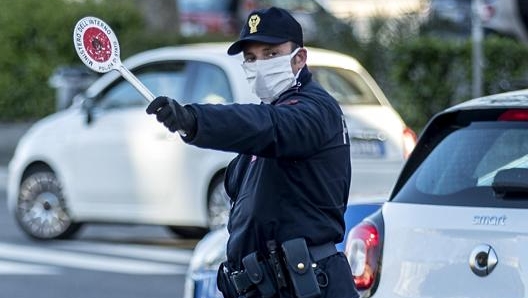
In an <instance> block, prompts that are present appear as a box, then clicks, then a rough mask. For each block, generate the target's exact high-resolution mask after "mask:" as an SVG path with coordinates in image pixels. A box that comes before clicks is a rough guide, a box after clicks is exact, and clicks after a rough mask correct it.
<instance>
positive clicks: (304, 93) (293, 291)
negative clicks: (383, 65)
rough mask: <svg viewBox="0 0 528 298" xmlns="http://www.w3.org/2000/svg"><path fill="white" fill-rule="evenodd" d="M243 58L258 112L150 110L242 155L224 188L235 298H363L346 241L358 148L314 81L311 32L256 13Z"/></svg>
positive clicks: (165, 104) (173, 105) (195, 139)
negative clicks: (341, 245) (341, 247)
mask: <svg viewBox="0 0 528 298" xmlns="http://www.w3.org/2000/svg"><path fill="white" fill-rule="evenodd" d="M240 52H242V53H243V55H244V62H243V64H242V67H243V68H244V70H245V72H246V74H247V80H248V82H249V84H250V86H251V88H252V90H253V91H254V92H255V93H256V95H257V96H258V97H259V98H260V99H261V100H262V103H261V104H260V105H258V104H234V105H211V104H189V105H185V106H181V105H180V104H179V103H178V102H177V101H175V100H173V99H170V98H167V97H157V98H156V99H155V100H154V101H152V102H151V103H150V105H149V106H148V107H147V113H149V114H156V117H157V120H158V121H159V122H162V123H163V124H164V125H165V126H166V127H167V128H168V129H169V130H170V131H171V132H175V131H178V132H179V133H180V134H181V136H182V138H183V140H184V141H185V142H187V143H188V144H192V145H195V146H198V147H203V148H210V149H218V150H224V151H232V152H237V153H239V155H238V156H237V157H236V158H235V159H234V160H233V161H231V163H230V164H229V166H228V168H227V171H226V175H225V176H226V177H225V188H226V192H227V194H228V195H229V197H230V198H231V202H232V207H231V211H230V217H229V222H228V227H227V228H228V230H229V234H230V237H229V241H228V244H227V262H225V263H224V264H222V266H221V268H220V269H219V273H218V287H219V289H220V290H221V291H222V293H223V294H224V296H225V297H226V298H227V297H303V298H304V297H332V298H339V297H347V298H350V297H357V293H356V290H355V288H354V284H353V279H352V275H351V271H350V267H349V266H348V262H347V260H346V258H345V256H344V255H343V253H342V252H337V250H336V248H335V243H337V242H341V241H342V240H343V235H344V219H343V213H344V211H345V208H346V205H347V198H348V192H349V187H350V175H351V166H350V144H349V139H348V134H347V130H346V125H345V122H344V118H343V114H342V111H341V109H340V107H339V105H338V103H337V102H336V100H335V99H334V98H332V96H330V95H329V94H328V93H327V92H326V91H325V90H323V88H322V87H321V86H320V85H319V84H318V83H316V82H315V81H313V80H312V75H311V73H310V71H309V69H308V67H307V65H306V58H307V55H308V54H309V53H308V52H307V50H306V49H305V48H304V47H303V34H302V28H301V26H300V25H299V23H298V22H297V21H296V20H295V19H294V18H293V17H292V16H291V15H290V14H289V13H288V12H287V11H285V10H283V9H280V8H276V7H271V8H267V9H262V10H257V11H253V12H252V13H250V14H249V16H248V18H247V21H246V23H245V24H244V27H243V29H242V31H241V33H240V39H239V40H238V41H236V42H235V43H233V44H232V45H231V46H230V47H229V49H228V54H229V55H236V54H239V53H240Z"/></svg>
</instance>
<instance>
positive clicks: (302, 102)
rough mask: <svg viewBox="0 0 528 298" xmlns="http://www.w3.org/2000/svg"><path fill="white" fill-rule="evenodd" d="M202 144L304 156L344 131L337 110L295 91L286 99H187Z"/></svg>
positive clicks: (263, 154)
mask: <svg viewBox="0 0 528 298" xmlns="http://www.w3.org/2000/svg"><path fill="white" fill-rule="evenodd" d="M191 107H192V108H193V109H194V112H195V113H196V116H197V131H196V136H195V137H194V138H193V139H192V140H188V143H190V144H193V145H196V146H198V147H202V148H209V149H217V150H223V151H232V152H237V153H242V154H251V155H257V156H261V157H277V158H281V157H290V158H291V157H294V158H300V157H306V156H310V155H312V154H313V153H315V152H316V151H317V150H318V149H320V148H321V146H322V145H324V144H325V143H327V142H328V141H329V140H331V139H332V138H334V137H335V135H336V134H341V133H342V124H341V115H340V114H341V112H340V110H339V108H336V105H333V104H331V103H330V100H328V103H327V102H324V101H322V100H319V101H318V100H315V99H312V98H309V97H303V96H295V97H294V99H290V100H287V101H286V103H285V104H279V105H269V104H261V105H257V104H232V105H198V104H195V105H191Z"/></svg>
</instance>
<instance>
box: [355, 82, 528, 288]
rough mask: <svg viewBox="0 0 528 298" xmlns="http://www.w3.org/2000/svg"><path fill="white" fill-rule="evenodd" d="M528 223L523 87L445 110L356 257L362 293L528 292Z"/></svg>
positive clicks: (527, 109) (362, 227) (526, 93)
mask: <svg viewBox="0 0 528 298" xmlns="http://www.w3.org/2000/svg"><path fill="white" fill-rule="evenodd" d="M527 227H528V90H523V91H516V92H510V93H504V94H496V95H492V96H488V97H483V98H478V99H474V100H471V101H468V102H465V103H462V104H459V105H457V106H455V107H452V108H449V109H447V110H445V111H443V112H441V113H438V114H437V115H436V116H435V117H434V118H433V119H432V120H431V121H430V122H429V124H428V125H427V126H426V128H425V129H424V131H423V133H422V134H421V136H420V140H419V141H418V144H417V145H416V148H415V149H414V151H413V153H412V154H411V156H410V157H409V159H408V161H407V163H406V164H405V166H404V167H403V169H402V173H401V175H400V177H399V178H398V181H397V182H396V185H395V188H394V191H393V192H392V194H391V196H390V198H389V200H388V201H387V202H385V203H383V205H382V207H381V209H380V210H378V211H376V212H375V213H374V214H373V215H371V216H369V217H367V218H366V219H365V220H364V221H363V222H362V223H360V224H358V225H356V226H355V227H354V228H353V229H352V230H351V231H350V233H349V234H348V237H347V242H346V253H347V257H348V260H349V262H350V264H351V269H352V273H353V274H354V282H355V284H356V287H357V288H358V289H359V290H360V293H361V297H374V298H376V297H402V298H403V297H408V298H410V297H412V298H419V297H423V298H425V297H428V298H429V297H444V298H462V297H475V298H477V297H478V298H483V297H528V287H527V285H528V274H527V273H526V267H527V266H528V249H527V248H528V229H527Z"/></svg>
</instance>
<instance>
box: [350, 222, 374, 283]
mask: <svg viewBox="0 0 528 298" xmlns="http://www.w3.org/2000/svg"><path fill="white" fill-rule="evenodd" d="M345 254H346V256H347V258H348V262H349V264H350V269H351V270H352V275H353V276H354V283H355V284H356V288H357V289H358V290H359V291H366V290H371V288H372V287H373V286H374V284H375V282H376V278H377V277H378V274H379V271H378V270H379V268H380V266H379V265H380V258H381V243H380V233H379V231H378V229H377V228H376V227H375V226H374V225H372V224H370V223H368V222H362V223H360V224H358V225H357V226H355V227H354V228H353V229H352V230H351V231H350V233H349V234H348V237H347V241H346V248H345Z"/></svg>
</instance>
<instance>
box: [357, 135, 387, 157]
mask: <svg viewBox="0 0 528 298" xmlns="http://www.w3.org/2000/svg"><path fill="white" fill-rule="evenodd" d="M350 141H351V142H350V150H351V153H352V157H364V158H365V157H366V158H380V157H383V156H385V144H384V143H383V141H381V140H377V139H373V140H365V139H354V138H352V140H350Z"/></svg>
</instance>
